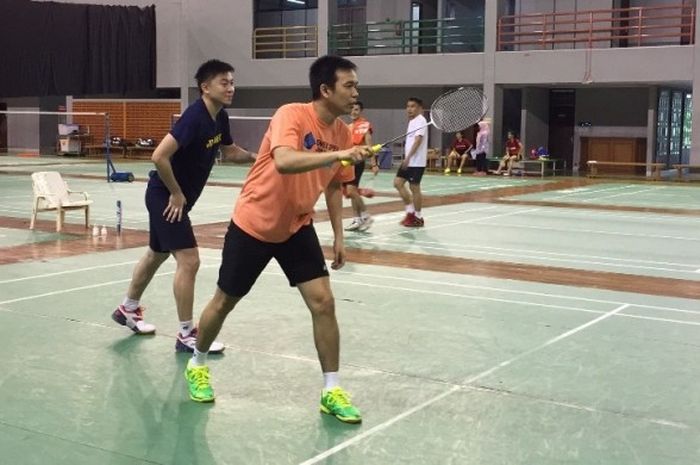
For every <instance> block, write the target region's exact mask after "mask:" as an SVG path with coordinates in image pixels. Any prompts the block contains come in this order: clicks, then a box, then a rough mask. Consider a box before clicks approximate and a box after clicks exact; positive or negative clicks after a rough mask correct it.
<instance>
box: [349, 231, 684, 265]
mask: <svg viewBox="0 0 700 465" xmlns="http://www.w3.org/2000/svg"><path fill="white" fill-rule="evenodd" d="M362 242H365V241H362ZM366 242H369V243H371V244H388V245H394V246H399V247H403V250H405V249H406V246H407V244H406V243H404V242H396V241H393V240H390V239H388V238H387V239H380V240H378V241H375V240H372V238H371V237H367V240H366ZM431 243H434V244H439V245H438V246H432V245H427V244H431ZM409 245H410V246H418V247H420V248H421V249H423V250H425V249H429V250H438V251H446V250H447V251H450V250H453V249H455V248H461V247H463V246H464V244H454V245H452V246H450V244H447V243H444V244H440V243H439V242H438V243H435V242H427V241H412V242H411V243H410V244H409ZM469 250H470V251H473V252H475V253H476V254H481V255H490V256H496V257H508V261H511V262H512V261H515V262H522V259H523V258H529V259H536V260H541V261H545V262H558V263H562V262H563V263H565V264H572V263H575V264H587V265H603V266H608V267H612V268H634V269H642V270H654V271H669V272H673V273H688V272H691V271H692V270H690V269H688V268H694V267H696V266H697V265H696V264H683V263H667V262H653V261H647V260H631V259H625V258H613V257H597V256H587V255H573V254H557V253H554V252H551V253H550V252H539V251H537V250H532V249H526V250H523V249H507V248H500V247H488V246H472V245H470V246H469ZM547 255H560V256H563V257H582V258H588V257H590V258H599V259H602V260H609V261H594V260H581V259H578V258H559V257H547ZM457 258H465V257H457ZM466 258H470V257H469V256H467V257H466ZM616 261H617V262H632V263H614V262H616ZM635 261H636V262H638V263H657V264H659V265H664V264H665V265H672V266H676V267H678V268H665V267H661V266H648V265H637V264H634V262H635ZM679 268H685V269H679Z"/></svg>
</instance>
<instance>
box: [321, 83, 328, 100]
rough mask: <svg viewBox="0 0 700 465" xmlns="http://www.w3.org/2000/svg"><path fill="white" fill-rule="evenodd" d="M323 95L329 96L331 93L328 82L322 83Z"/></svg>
mask: <svg viewBox="0 0 700 465" xmlns="http://www.w3.org/2000/svg"><path fill="white" fill-rule="evenodd" d="M320 89H321V95H323V96H324V97H328V96H329V95H330V88H329V87H328V85H327V84H321V87H320Z"/></svg>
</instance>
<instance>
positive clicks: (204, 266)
mask: <svg viewBox="0 0 700 465" xmlns="http://www.w3.org/2000/svg"><path fill="white" fill-rule="evenodd" d="M200 258H203V259H207V260H213V262H214V263H212V264H202V265H201V266H200V268H201V269H208V268H214V267H218V266H220V264H219V263H218V262H219V261H220V259H221V257H212V256H209V255H202V254H200ZM369 266H371V265H369ZM174 273H175V270H172V271H164V272H160V273H156V274H155V275H154V277H161V276H167V275H170V274H174ZM262 274H268V275H275V276H282V275H283V273H282V272H281V271H263V273H262ZM339 274H351V275H360V276H363V277H375V278H382V279H386V278H387V276H386V275H376V274H371V273H360V272H355V271H349V270H348V271H340V272H339ZM389 279H394V280H397V281H407V282H420V283H423V284H440V285H449V286H452V287H458V288H464V289H477V290H488V291H495V292H508V293H513V294H521V295H530V296H539V297H549V298H559V299H564V300H574V301H582V302H595V303H601V304H610V305H623V304H626V305H630V306H633V307H640V308H649V309H656V310H664V311H671V312H678V313H687V314H693V315H695V314H699V313H700V312H696V311H693V310H686V309H681V308H674V307H664V306H654V305H646V304H636V303H631V302H620V301H614V300H605V299H591V298H587V297H571V296H566V295H560V294H551V293H542V292H533V291H525V290H523V291H518V290H512V289H507V288H494V287H490V286H481V285H473V284H462V283H445V282H437V281H426V280H419V279H415V278H406V277H401V276H390V277H389ZM489 279H496V278H489ZM129 281H131V277H129V278H124V279H119V280H115V281H105V282H101V283H95V284H90V285H86V286H78V287H73V288H68V289H60V290H57V291H52V292H46V293H42V294H35V295H29V296H24V297H18V298H15V299H9V300H4V301H0V305H7V304H11V303H16V302H24V301H27V300H32V299H38V298H43V297H50V296H53V295H60V294H66V293H69V292H75V291H82V290H87V289H94V288H98V287H103V286H110V285H113V284H121V283H124V282H129ZM332 282H336V283H338V284H353V285H359V286H367V287H376V288H385V289H394V290H399V291H411V292H417V293H424V294H439V295H446V296H450V297H459V298H467V299H472V300H486V301H496V302H501V303H514V304H521V305H532V306H540V307H543V308H558V309H570V310H572V311H580V312H589V313H593V312H595V313H600V312H601V311H600V310H594V309H579V308H577V307H572V306H565V305H553V304H547V303H541V302H523V301H522V300H510V299H502V298H497V297H485V296H481V295H470V294H454V293H446V292H442V291H434V290H424V289H414V288H404V287H399V286H388V285H380V284H374V283H362V282H357V281H349V280H341V279H340V276H338V278H336V279H333V280H332ZM607 292H621V291H607ZM663 298H672V297H663ZM629 317H631V318H640V319H647V318H650V317H645V316H643V315H629ZM655 319H657V320H658V318H655ZM661 321H667V320H666V319H662V320H661ZM668 321H669V322H678V323H682V324H695V322H691V321H683V320H668ZM698 324H700V323H698Z"/></svg>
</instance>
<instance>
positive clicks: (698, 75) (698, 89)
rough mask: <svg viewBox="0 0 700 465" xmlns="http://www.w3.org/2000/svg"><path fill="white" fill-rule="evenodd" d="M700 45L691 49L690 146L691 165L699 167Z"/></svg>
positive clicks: (699, 24)
mask: <svg viewBox="0 0 700 465" xmlns="http://www.w3.org/2000/svg"><path fill="white" fill-rule="evenodd" d="M698 27H700V14H697V12H696V14H695V36H696V37H697V36H698V32H697V31H698ZM699 98H700V44H698V40H697V39H696V40H695V46H694V47H693V135H692V140H691V146H690V161H689V163H690V164H691V165H700V101H698V99H699Z"/></svg>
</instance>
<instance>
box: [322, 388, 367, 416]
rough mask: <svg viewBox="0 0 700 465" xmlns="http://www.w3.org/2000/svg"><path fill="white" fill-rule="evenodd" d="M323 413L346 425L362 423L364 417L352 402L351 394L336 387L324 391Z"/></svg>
mask: <svg viewBox="0 0 700 465" xmlns="http://www.w3.org/2000/svg"><path fill="white" fill-rule="evenodd" d="M321 412H323V413H326V414H328V415H333V416H334V417H336V418H337V419H338V420H340V421H342V422H345V423H360V422H361V421H362V415H360V411H359V410H358V409H357V407H355V406H354V405H352V403H351V402H350V394H348V393H347V392H345V391H344V390H343V389H342V388H340V387H338V386H336V387H334V388H333V389H324V390H323V392H322V393H321Z"/></svg>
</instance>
